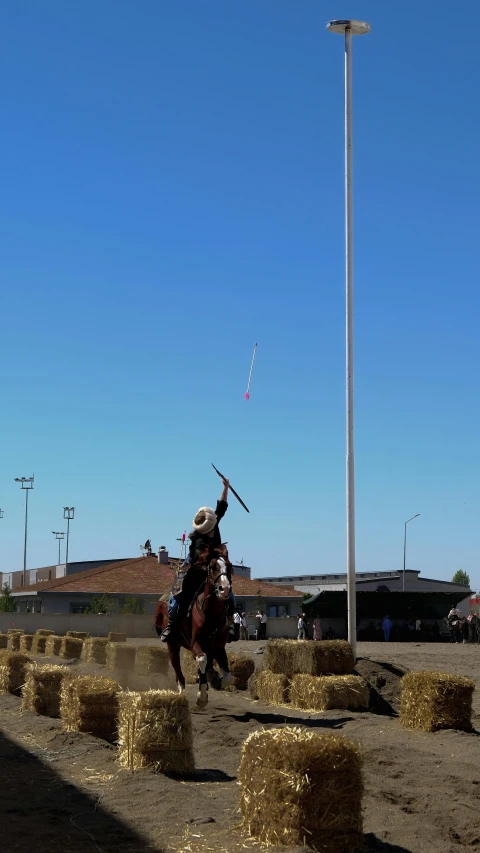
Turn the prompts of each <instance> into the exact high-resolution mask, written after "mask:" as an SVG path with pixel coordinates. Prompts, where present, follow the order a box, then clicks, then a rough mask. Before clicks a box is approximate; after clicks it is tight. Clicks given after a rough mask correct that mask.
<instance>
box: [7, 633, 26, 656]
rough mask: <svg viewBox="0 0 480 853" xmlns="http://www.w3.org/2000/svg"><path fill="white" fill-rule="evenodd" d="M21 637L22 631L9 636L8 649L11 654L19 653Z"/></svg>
mask: <svg viewBox="0 0 480 853" xmlns="http://www.w3.org/2000/svg"><path fill="white" fill-rule="evenodd" d="M21 637H23V631H22V633H20V631H18V633H17V632H15V633H14V634H9V636H8V648H9V649H10V651H11V652H19V651H20V639H21Z"/></svg>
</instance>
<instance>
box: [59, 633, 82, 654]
mask: <svg viewBox="0 0 480 853" xmlns="http://www.w3.org/2000/svg"><path fill="white" fill-rule="evenodd" d="M82 647H83V640H78V639H76V637H63V638H62V642H61V644H60V651H59V655H60V657H61V658H65V659H66V660H71V659H74V660H79V659H80V657H81V654H82Z"/></svg>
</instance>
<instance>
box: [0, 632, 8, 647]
mask: <svg viewBox="0 0 480 853" xmlns="http://www.w3.org/2000/svg"><path fill="white" fill-rule="evenodd" d="M7 646H8V634H0V649H6V648H7Z"/></svg>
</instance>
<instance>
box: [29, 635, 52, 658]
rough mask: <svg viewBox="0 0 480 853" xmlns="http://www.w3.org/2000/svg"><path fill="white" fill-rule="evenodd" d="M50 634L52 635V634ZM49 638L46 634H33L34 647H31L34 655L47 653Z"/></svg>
mask: <svg viewBox="0 0 480 853" xmlns="http://www.w3.org/2000/svg"><path fill="white" fill-rule="evenodd" d="M49 636H51V634H50V635H49ZM47 639H48V637H45V636H44V634H38V633H36V634H34V635H33V640H32V648H31V653H32V655H44V654H45V648H46V645H47Z"/></svg>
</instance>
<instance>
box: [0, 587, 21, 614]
mask: <svg viewBox="0 0 480 853" xmlns="http://www.w3.org/2000/svg"><path fill="white" fill-rule="evenodd" d="M16 611H17V602H16V601H15V599H14V597H13V595H12V591H11V589H10V587H9V585H8V583H5V584H4V585H3V590H2V594H1V595H0V613H16Z"/></svg>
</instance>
